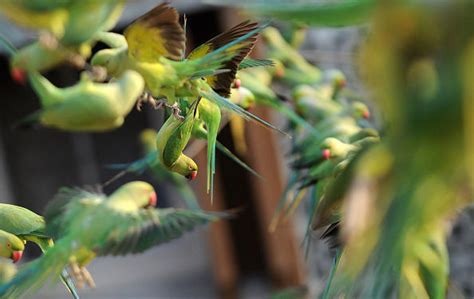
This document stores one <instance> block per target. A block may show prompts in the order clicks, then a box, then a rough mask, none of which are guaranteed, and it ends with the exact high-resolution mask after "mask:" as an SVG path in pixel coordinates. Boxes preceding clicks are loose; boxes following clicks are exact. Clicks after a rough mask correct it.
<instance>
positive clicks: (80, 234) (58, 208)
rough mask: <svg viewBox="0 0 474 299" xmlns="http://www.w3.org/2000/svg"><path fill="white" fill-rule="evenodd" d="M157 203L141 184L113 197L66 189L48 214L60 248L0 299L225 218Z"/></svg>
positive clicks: (14, 282)
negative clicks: (71, 266) (68, 269)
mask: <svg viewBox="0 0 474 299" xmlns="http://www.w3.org/2000/svg"><path fill="white" fill-rule="evenodd" d="M156 201H157V198H156V194H155V192H154V190H153V187H152V186H151V185H149V184H148V183H145V182H140V181H135V182H130V183H127V184H125V185H123V186H122V187H120V188H119V189H117V190H116V191H115V192H114V193H112V194H111V195H110V196H108V197H106V196H105V195H103V194H98V193H91V192H87V191H85V190H82V189H65V188H63V189H62V190H60V192H59V193H58V194H57V196H56V198H55V199H54V200H53V201H52V202H51V203H50V204H49V205H48V207H47V209H46V212H45V218H46V222H47V229H46V231H47V233H49V234H51V235H52V236H54V238H55V239H56V240H57V242H56V244H55V246H54V247H52V248H51V249H49V250H48V251H47V252H46V253H45V254H44V255H43V256H42V257H40V258H38V259H36V260H35V261H33V262H31V263H29V264H28V265H27V266H26V267H24V268H22V269H21V270H20V271H19V272H18V274H17V275H16V276H15V277H14V278H13V279H12V280H11V281H10V282H9V283H7V284H4V285H1V286H0V295H1V296H5V295H6V296H11V297H12V298H18V297H19V296H21V295H24V294H25V293H27V292H32V291H34V290H35V289H37V288H38V287H40V286H41V285H43V284H44V283H45V282H46V281H47V280H48V279H55V278H56V277H57V276H58V275H59V273H60V272H61V270H62V269H63V268H64V267H65V266H66V265H67V264H68V263H69V262H70V261H71V260H74V261H76V262H77V263H78V264H79V266H81V267H82V266H85V265H86V264H88V263H89V262H90V261H91V260H92V259H94V258H95V257H96V256H104V255H114V256H116V255H126V254H135V253H141V252H144V251H145V250H147V249H149V248H151V247H153V246H156V245H159V244H162V243H165V242H168V241H171V240H173V239H176V238H179V237H181V236H182V235H183V233H184V232H187V231H190V230H192V229H194V228H195V227H196V226H198V225H202V224H206V223H208V222H211V221H215V220H218V219H219V218H220V217H221V216H223V214H218V213H206V212H204V211H187V210H179V209H172V208H168V209H156V210H155V209H153V208H152V207H153V206H155V205H156Z"/></svg>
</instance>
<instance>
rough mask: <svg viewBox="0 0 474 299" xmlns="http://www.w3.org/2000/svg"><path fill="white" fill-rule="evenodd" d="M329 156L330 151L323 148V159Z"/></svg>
mask: <svg viewBox="0 0 474 299" xmlns="http://www.w3.org/2000/svg"><path fill="white" fill-rule="evenodd" d="M330 157H331V151H330V150H328V149H324V150H323V158H324V160H329V158H330Z"/></svg>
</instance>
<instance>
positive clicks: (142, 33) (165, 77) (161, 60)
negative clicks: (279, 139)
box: [91, 3, 278, 130]
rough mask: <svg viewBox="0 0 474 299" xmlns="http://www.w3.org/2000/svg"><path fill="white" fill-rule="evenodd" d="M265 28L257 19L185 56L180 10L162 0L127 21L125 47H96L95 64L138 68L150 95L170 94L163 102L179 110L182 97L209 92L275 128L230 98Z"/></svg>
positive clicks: (116, 70) (113, 70)
mask: <svg viewBox="0 0 474 299" xmlns="http://www.w3.org/2000/svg"><path fill="white" fill-rule="evenodd" d="M262 28H263V27H262V26H258V24H256V23H249V22H248V21H247V22H243V23H241V24H238V25H236V26H235V27H233V28H231V29H230V30H228V31H226V32H224V33H222V34H220V35H218V36H216V37H214V38H213V39H211V40H209V41H208V42H206V43H204V44H203V45H201V46H199V47H198V48H196V49H194V50H193V51H192V52H191V53H190V54H189V55H188V57H187V58H186V59H183V57H184V54H183V53H184V52H185V36H184V31H183V28H182V27H181V25H180V24H179V15H178V12H177V11H176V10H175V9H174V8H172V7H170V6H169V5H168V4H166V3H164V4H160V5H159V6H157V7H155V8H154V9H153V10H151V11H150V12H148V13H146V14H145V15H143V16H141V17H139V18H138V19H137V20H136V21H134V22H133V23H132V24H131V25H129V26H128V27H127V28H126V29H125V32H124V36H125V39H126V41H125V42H123V43H122V45H121V46H117V44H115V47H114V46H112V45H111V44H109V45H110V46H111V47H112V48H111V49H104V50H101V51H99V52H97V53H96V54H95V55H94V56H93V58H92V60H91V63H92V65H95V66H102V67H105V68H106V69H107V72H108V74H109V75H111V76H112V77H117V76H119V75H120V74H122V73H123V72H124V71H126V70H128V69H133V70H136V71H137V72H139V73H140V74H141V75H142V76H143V78H144V79H145V86H146V89H147V90H148V92H149V93H150V94H151V96H153V97H155V98H160V97H166V99H167V100H166V101H159V105H168V106H170V107H173V108H174V109H179V108H178V107H177V106H178V104H177V99H178V98H189V99H190V101H191V102H192V101H193V100H194V99H196V98H199V97H205V98H206V99H208V100H210V101H212V102H214V104H217V105H218V106H219V108H220V109H222V108H226V109H229V110H231V111H233V112H235V113H237V114H239V115H240V116H242V117H244V118H245V119H247V120H253V121H255V122H257V123H260V124H262V125H263V126H266V127H270V128H272V129H276V128H275V127H274V126H272V125H271V124H269V123H268V122H266V121H264V120H262V119H260V118H258V117H256V116H254V115H253V114H251V113H249V112H247V111H246V110H245V109H243V108H241V107H239V106H238V105H235V104H233V103H232V102H230V101H229V100H228V99H226V97H227V96H228V95H229V94H230V88H231V86H232V84H233V82H234V79H235V74H236V72H237V70H238V68H239V64H240V62H241V61H242V60H243V59H244V58H245V56H247V54H248V53H249V52H250V51H251V50H252V48H253V45H254V43H255V41H256V36H257V34H258V32H259V31H260V30H262ZM117 38H121V37H120V35H117ZM203 78H204V80H203ZM276 130H278V129H276Z"/></svg>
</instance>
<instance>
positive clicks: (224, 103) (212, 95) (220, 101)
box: [199, 87, 291, 138]
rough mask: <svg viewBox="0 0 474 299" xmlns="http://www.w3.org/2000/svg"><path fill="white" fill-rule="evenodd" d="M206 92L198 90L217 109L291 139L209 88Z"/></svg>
mask: <svg viewBox="0 0 474 299" xmlns="http://www.w3.org/2000/svg"><path fill="white" fill-rule="evenodd" d="M206 89H207V90H203V89H200V90H199V94H200V95H201V96H202V97H204V98H206V99H209V100H210V101H212V102H214V103H216V104H217V105H218V106H219V107H223V108H226V109H228V110H230V111H232V112H234V113H236V114H238V115H239V116H241V117H243V118H244V119H246V120H249V121H253V122H255V123H256V124H258V125H260V126H262V127H264V128H270V129H272V130H275V131H277V132H279V133H280V134H282V135H284V136H287V137H288V138H291V136H290V135H288V134H287V133H285V132H283V131H282V130H280V129H278V128H277V127H275V126H274V125H272V124H270V123H269V122H267V121H265V120H263V119H261V118H259V117H258V116H255V115H253V114H252V113H250V112H248V111H247V110H245V109H243V108H242V107H240V106H238V105H236V104H234V103H232V102H231V101H229V100H228V99H226V98H224V97H222V96H220V95H218V94H217V93H216V92H215V91H213V90H212V89H211V88H210V87H209V88H206Z"/></svg>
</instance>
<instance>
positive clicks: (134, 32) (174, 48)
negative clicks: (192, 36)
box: [124, 3, 186, 62]
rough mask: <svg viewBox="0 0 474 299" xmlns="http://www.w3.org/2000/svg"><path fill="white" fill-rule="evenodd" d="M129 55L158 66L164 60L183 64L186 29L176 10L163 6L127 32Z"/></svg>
mask: <svg viewBox="0 0 474 299" xmlns="http://www.w3.org/2000/svg"><path fill="white" fill-rule="evenodd" d="M124 35H125V38H126V39H127V43H128V53H129V55H131V56H132V57H133V58H135V59H136V60H139V61H143V62H158V61H159V59H160V57H162V56H164V57H166V58H169V59H172V60H181V58H182V57H183V53H184V50H185V40H186V37H185V35H184V31H183V27H181V24H180V23H179V14H178V12H177V11H176V9H175V8H173V7H171V6H169V5H168V4H167V3H162V4H160V5H158V6H157V7H155V8H154V9H152V10H151V11H149V12H148V13H146V14H144V15H143V16H141V17H139V18H138V19H137V20H135V21H134V22H133V23H132V24H131V25H130V26H128V27H127V29H125V32H124Z"/></svg>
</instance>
